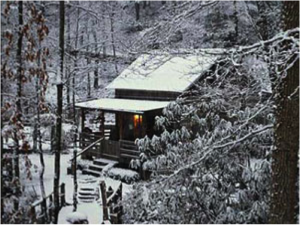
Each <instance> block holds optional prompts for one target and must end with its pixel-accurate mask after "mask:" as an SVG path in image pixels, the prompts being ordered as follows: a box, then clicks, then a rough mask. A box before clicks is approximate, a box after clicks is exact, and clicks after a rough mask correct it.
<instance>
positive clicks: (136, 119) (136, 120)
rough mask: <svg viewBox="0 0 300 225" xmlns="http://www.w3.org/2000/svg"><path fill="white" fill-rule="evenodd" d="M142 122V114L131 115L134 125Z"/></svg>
mask: <svg viewBox="0 0 300 225" xmlns="http://www.w3.org/2000/svg"><path fill="white" fill-rule="evenodd" d="M142 122H143V116H142V115H134V116H133V123H134V127H138V126H140V125H141V124H142Z"/></svg>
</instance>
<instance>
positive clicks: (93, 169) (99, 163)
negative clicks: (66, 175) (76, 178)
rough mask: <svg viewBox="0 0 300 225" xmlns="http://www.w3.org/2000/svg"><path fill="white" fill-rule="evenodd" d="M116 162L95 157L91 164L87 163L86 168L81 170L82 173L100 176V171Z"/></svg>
mask: <svg viewBox="0 0 300 225" xmlns="http://www.w3.org/2000/svg"><path fill="white" fill-rule="evenodd" d="M117 164H118V162H117V161H114V160H109V159H102V158H101V159H95V160H94V161H93V164H92V165H89V167H88V169H84V170H83V171H82V173H83V174H87V175H92V176H95V177H100V176H101V174H102V171H103V170H105V169H108V168H110V167H113V166H115V165H117Z"/></svg>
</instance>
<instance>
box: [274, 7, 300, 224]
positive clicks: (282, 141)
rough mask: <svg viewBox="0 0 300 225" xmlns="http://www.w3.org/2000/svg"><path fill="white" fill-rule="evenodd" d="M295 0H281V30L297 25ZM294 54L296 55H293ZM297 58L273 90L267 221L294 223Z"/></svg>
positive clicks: (296, 160)
mask: <svg viewBox="0 0 300 225" xmlns="http://www.w3.org/2000/svg"><path fill="white" fill-rule="evenodd" d="M297 9H299V2H298V1H295V2H292V1H285V2H284V3H283V13H282V16H283V23H284V29H285V30H287V29H291V28H295V27H299V14H298V10H297ZM294 57H297V56H294ZM298 86H299V60H297V61H296V62H295V64H294V65H293V66H292V67H291V68H290V69H289V70H288V71H287V76H286V77H285V78H283V79H282V80H281V82H280V84H279V87H278V89H277V90H275V91H276V92H277V93H278V97H277V98H276V109H277V111H276V126H275V127H276V128H275V149H274V151H273V153H272V154H273V155H272V157H273V158H272V159H273V161H272V195H271V207H270V208H271V212H270V223H290V224H293V223H296V222H297V218H296V216H297V214H298V213H299V211H298V201H299V199H298V198H299V192H298V191H299V190H298V188H297V184H296V183H297V182H298V175H299V173H298V169H297V164H298V153H299V152H298V151H299V99H298V94H297V95H296V97H295V96H291V95H293V93H295V90H296V89H297V88H298Z"/></svg>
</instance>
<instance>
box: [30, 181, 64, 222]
mask: <svg viewBox="0 0 300 225" xmlns="http://www.w3.org/2000/svg"><path fill="white" fill-rule="evenodd" d="M59 189H60V193H59V197H60V198H59V208H60V209H61V208H62V207H63V206H65V205H66V197H65V196H66V190H65V184H64V183H62V184H61V185H60V186H59ZM54 210H55V209H54V192H52V193H51V194H49V195H47V196H46V197H45V198H43V199H41V200H39V201H37V202H35V203H33V204H32V205H31V206H30V218H31V223H32V224H33V223H40V224H50V223H51V222H53V220H52V218H53V216H54Z"/></svg>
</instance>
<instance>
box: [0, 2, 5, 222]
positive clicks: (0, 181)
mask: <svg viewBox="0 0 300 225" xmlns="http://www.w3.org/2000/svg"><path fill="white" fill-rule="evenodd" d="M0 12H2V0H1V1H0ZM2 69H3V68H2V13H1V14H0V109H2V107H3V95H2V93H3V74H2V72H3V70H2ZM2 128H3V118H2V114H1V113H0V130H1V131H2ZM3 150H4V149H3V137H2V132H0V225H3V214H4V201H3V200H4V199H3V198H4V192H3Z"/></svg>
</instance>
